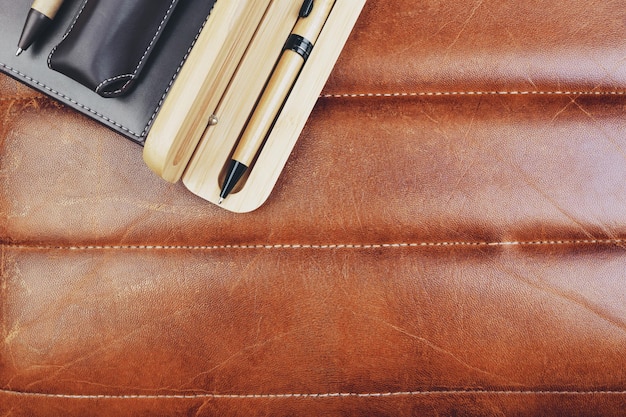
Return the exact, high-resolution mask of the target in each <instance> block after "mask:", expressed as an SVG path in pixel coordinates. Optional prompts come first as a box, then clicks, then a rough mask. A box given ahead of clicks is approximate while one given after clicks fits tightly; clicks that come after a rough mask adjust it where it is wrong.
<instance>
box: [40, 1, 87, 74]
mask: <svg viewBox="0 0 626 417" xmlns="http://www.w3.org/2000/svg"><path fill="white" fill-rule="evenodd" d="M88 2H89V0H85V2H84V3H83V5H82V6H81V8H80V10H79V11H78V13H76V17H75V18H74V20H73V21H72V24H71V25H70V27H69V29H68V30H67V32H65V34H64V35H63V37H62V38H61V41H60V42H59V43H57V44H56V45H54V48H52V51H50V53H49V54H48V60H47V63H48V68H50V69H52V68H51V67H50V61H51V59H52V55H54V53H55V52H56V50H57V48H58V47H59V45H60V44H61V42H63V41H64V40H65V38H67V37H68V36H69V35H70V33H72V30H73V29H74V26H76V22H78V18H79V17H80V15H81V14H83V10H85V6H87V3H88Z"/></svg>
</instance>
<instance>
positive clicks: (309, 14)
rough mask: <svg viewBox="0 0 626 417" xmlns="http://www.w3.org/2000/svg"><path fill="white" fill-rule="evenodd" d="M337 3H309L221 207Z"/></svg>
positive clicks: (244, 141)
mask: <svg viewBox="0 0 626 417" xmlns="http://www.w3.org/2000/svg"><path fill="white" fill-rule="evenodd" d="M334 5H335V0H305V1H304V4H303V5H302V8H301V9H300V14H299V19H298V21H297V22H296V25H295V26H294V28H293V30H292V32H291V34H290V35H289V38H288V39H287V42H286V43H285V46H284V47H283V52H282V55H281V56H280V59H279V61H278V63H277V64H276V67H275V69H274V72H273V73H272V75H271V77H270V79H269V81H268V83H267V87H266V88H265V90H264V91H263V94H262V96H261V98H260V100H259V103H258V104H257V106H256V108H255V109H254V111H253V113H252V117H251V118H250V121H249V122H248V124H247V126H246V128H245V130H244V132H243V135H242V136H241V139H240V140H239V143H238V145H237V148H236V149H235V152H234V153H233V156H232V159H231V161H230V165H229V167H228V171H227V173H226V178H225V180H224V182H223V185H222V190H221V193H220V200H219V202H220V203H221V202H222V201H224V199H225V198H226V197H227V196H228V194H230V192H231V191H232V190H233V188H234V187H235V186H236V185H237V183H238V182H239V180H240V179H241V177H242V176H243V174H244V173H245V172H246V170H247V169H248V167H249V166H250V164H251V163H252V161H253V160H254V158H255V157H256V154H257V153H258V151H259V149H260V148H261V145H262V144H263V141H264V140H265V137H266V136H267V134H268V133H269V130H270V128H271V127H272V124H273V123H274V121H275V120H276V117H277V116H278V113H279V112H280V109H281V108H282V106H283V104H284V102H285V100H286V99H287V96H288V95H289V92H290V91H291V89H292V87H293V85H294V83H295V82H296V79H297V78H298V75H299V74H300V71H301V70H302V67H303V66H304V64H305V62H306V61H307V59H308V58H309V55H311V51H312V50H313V46H314V45H315V42H316V41H317V38H318V37H319V35H320V33H321V32H322V28H323V27H324V24H325V23H326V20H328V16H329V15H330V12H331V10H332V9H333V6H334Z"/></svg>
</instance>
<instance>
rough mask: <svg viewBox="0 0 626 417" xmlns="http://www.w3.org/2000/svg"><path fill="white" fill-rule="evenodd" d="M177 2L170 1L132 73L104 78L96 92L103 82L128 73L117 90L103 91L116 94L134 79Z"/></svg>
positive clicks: (174, 0) (122, 76)
mask: <svg viewBox="0 0 626 417" xmlns="http://www.w3.org/2000/svg"><path fill="white" fill-rule="evenodd" d="M177 2H178V0H172V2H171V3H170V7H169V8H168V9H167V11H166V12H165V16H163V19H161V23H159V26H158V27H157V30H156V33H155V34H154V36H153V37H152V40H151V41H150V43H149V44H148V47H147V48H146V50H145V51H144V53H143V55H142V56H141V59H140V60H139V63H137V66H136V67H135V70H134V71H133V73H132V74H124V75H118V76H115V77H111V78H107V79H106V80H104V81H102V82H101V83H100V84H98V86H97V87H96V92H98V90H100V88H101V87H102V86H103V85H104V84H106V83H107V82H109V81H114V80H116V79H120V78H124V77H128V76H129V75H130V79H129V80H128V81H126V83H124V85H123V86H122V87H120V89H119V90H116V91H112V92H106V93H104V94H106V95H111V94H118V93H121V92H122V91H124V89H125V88H126V87H127V86H128V84H129V83H130V82H131V81H132V80H134V79H135V76H136V75H137V71H139V67H141V64H142V63H143V61H144V60H145V59H146V56H148V53H149V52H150V51H151V50H152V47H153V46H154V41H156V39H157V38H158V36H159V34H160V33H161V29H163V25H164V24H165V22H166V21H167V19H168V17H169V15H170V14H171V13H172V10H173V9H174V5H176V3H177Z"/></svg>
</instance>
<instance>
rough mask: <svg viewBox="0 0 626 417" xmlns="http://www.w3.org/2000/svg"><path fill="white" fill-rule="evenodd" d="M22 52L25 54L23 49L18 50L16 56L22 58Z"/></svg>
mask: <svg viewBox="0 0 626 417" xmlns="http://www.w3.org/2000/svg"><path fill="white" fill-rule="evenodd" d="M22 52H24V50H23V49H22V48H17V52H16V53H15V56H20V54H21V53H22Z"/></svg>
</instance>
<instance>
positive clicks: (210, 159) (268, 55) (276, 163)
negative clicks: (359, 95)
mask: <svg viewBox="0 0 626 417" xmlns="http://www.w3.org/2000/svg"><path fill="white" fill-rule="evenodd" d="M307 2H308V1H307ZM317 3H319V4H322V1H321V0H315V1H314V5H313V10H315V7H316V5H317ZM218 5H219V2H218V3H217V4H216V11H215V13H217V8H218ZM364 5H365V0H336V1H335V3H334V5H333V6H332V10H331V11H330V13H329V14H328V17H327V19H326V21H325V23H324V25H323V28H322V29H321V32H320V33H319V37H318V38H317V42H316V44H315V48H314V49H313V51H312V52H311V55H310V57H309V59H308V61H307V63H306V65H304V67H303V68H302V70H301V72H300V74H299V75H298V77H297V79H296V81H295V83H293V86H292V88H291V89H290V92H289V94H288V96H287V98H286V100H284V101H283V100H281V101H283V104H282V107H281V108H280V111H279V113H278V114H277V116H276V117H275V120H274V121H273V124H272V127H271V129H270V131H269V133H268V134H267V136H266V137H265V141H264V142H263V144H262V146H261V148H260V149H259V151H258V152H257V153H256V156H255V159H254V161H253V162H252V164H251V166H250V169H249V170H248V171H247V172H246V175H244V176H243V177H242V178H241V179H240V181H238V184H237V186H236V187H235V188H234V189H233V190H232V191H231V193H230V194H229V197H228V198H227V199H225V200H224V201H223V202H222V204H221V205H220V207H222V208H224V209H227V210H230V211H233V212H249V211H252V210H255V209H257V208H258V207H260V206H261V205H262V204H263V203H264V202H265V201H266V200H267V198H268V197H269V195H270V193H271V192H272V190H273V188H274V186H275V184H276V181H277V180H278V177H279V176H280V173H281V171H282V169H283V167H284V166H285V163H286V162H287V159H288V158H289V155H290V154H291V151H292V149H293V147H294V146H295V143H296V141H297V140H298V138H299V136H300V133H301V131H302V129H303V128H304V125H305V124H306V122H307V120H308V117H309V115H310V113H311V111H312V110H313V107H314V105H315V103H316V102H317V99H318V98H319V95H320V93H321V91H322V89H323V87H324V85H325V84H326V80H327V79H328V77H329V75H330V73H331V71H332V69H333V67H334V65H335V62H336V61H337V59H338V57H339V54H340V53H341V51H342V49H343V46H344V45H345V42H346V41H347V39H348V36H349V35H350V33H351V32H352V28H353V27H354V24H355V23H356V20H357V19H358V17H359V15H360V13H361V10H362V8H363V6H364ZM302 6H303V2H302V1H301V0H300V1H294V0H272V1H271V2H270V3H269V5H268V7H267V9H266V11H265V13H264V14H263V15H262V19H261V20H260V22H259V24H258V26H257V27H256V28H255V33H254V36H253V37H252V38H251V40H250V42H249V43H247V44H246V45H245V48H244V51H243V52H244V53H243V54H242V55H241V56H240V57H239V59H235V58H234V57H233V58H232V59H234V60H235V61H237V65H234V67H235V69H234V71H233V72H232V73H229V74H226V73H224V74H222V77H226V78H227V79H228V81H227V83H226V88H225V89H224V90H219V91H216V92H215V94H214V95H213V96H212V97H211V99H210V100H211V102H212V103H216V104H215V106H214V107H213V106H212V107H210V108H207V109H205V113H204V120H207V121H209V120H210V122H208V123H207V124H206V126H203V125H200V126H198V131H199V132H200V137H199V138H197V137H194V138H193V139H192V140H191V142H194V146H193V149H187V150H186V151H185V152H184V153H183V152H181V153H180V154H179V155H183V154H184V155H185V157H186V155H189V156H190V158H189V160H185V158H181V159H178V160H176V161H175V162H176V164H173V163H172V161H174V160H173V159H169V160H167V159H165V158H163V155H168V151H169V150H170V145H171V141H170V140H168V139H167V138H168V135H166V134H163V132H161V128H162V127H163V126H165V125H166V124H167V123H166V119H165V118H164V114H166V113H164V112H163V111H162V112H161V113H160V114H159V117H158V119H160V120H157V121H156V122H155V124H154V126H153V127H152V129H151V130H150V132H149V134H148V138H147V140H146V145H145V149H144V160H145V161H146V163H147V164H148V166H149V167H151V168H152V169H153V170H154V171H155V172H156V173H157V174H159V175H161V174H162V173H167V172H169V173H172V172H174V173H175V174H176V175H173V176H168V175H164V176H163V177H164V178H166V179H168V180H169V181H172V182H174V181H177V180H178V179H179V178H180V179H181V180H182V182H183V184H184V185H185V186H186V187H187V188H188V189H189V190H190V191H191V192H193V193H194V194H197V195H198V196H200V197H202V198H204V199H205V200H208V201H211V202H213V203H215V204H218V203H219V201H220V198H221V197H220V194H221V191H222V190H221V188H222V185H223V182H224V178H225V175H226V173H227V170H228V164H229V161H230V160H231V159H232V156H233V152H234V150H235V149H236V145H237V142H238V141H239V139H240V137H241V135H242V132H243V131H244V128H245V126H246V123H247V122H248V120H249V119H250V118H251V116H252V114H253V111H254V109H255V107H256V104H257V102H260V97H261V95H262V94H263V91H264V89H265V87H266V85H267V83H268V81H269V79H270V78H271V76H272V73H273V70H274V68H275V66H276V65H277V62H278V61H279V58H280V56H281V54H282V51H283V47H284V45H285V40H286V39H287V38H288V37H289V35H290V34H291V32H292V31H294V27H295V25H296V23H297V22H298V21H299V19H300V17H299V15H300V11H301V9H302ZM189 62H191V57H190V60H189V61H188V63H189ZM184 70H185V68H183V71H184ZM183 71H181V77H179V79H178V80H177V82H176V83H175V84H174V86H173V87H172V91H171V92H170V94H169V95H168V97H167V98H166V100H165V103H164V105H163V109H166V108H170V107H171V108H174V107H175V106H176V105H177V103H181V101H180V99H181V97H182V95H181V94H178V93H176V94H175V91H174V90H177V89H181V90H182V89H185V88H190V87H189V86H186V85H185V84H182V85H179V84H178V83H179V81H181V80H183V79H184V78H183V77H182V72H183ZM283 98H284V97H283ZM168 102H169V103H168ZM186 105H188V104H183V106H186ZM164 139H165V140H164Z"/></svg>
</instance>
